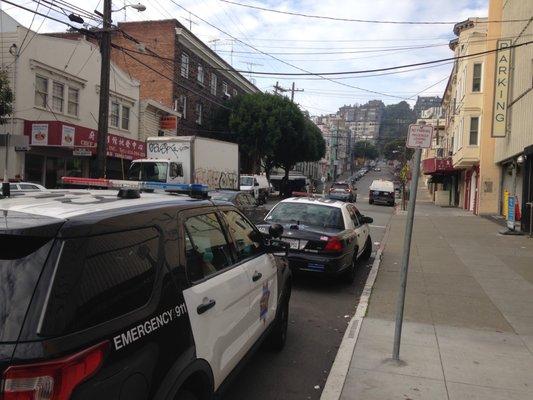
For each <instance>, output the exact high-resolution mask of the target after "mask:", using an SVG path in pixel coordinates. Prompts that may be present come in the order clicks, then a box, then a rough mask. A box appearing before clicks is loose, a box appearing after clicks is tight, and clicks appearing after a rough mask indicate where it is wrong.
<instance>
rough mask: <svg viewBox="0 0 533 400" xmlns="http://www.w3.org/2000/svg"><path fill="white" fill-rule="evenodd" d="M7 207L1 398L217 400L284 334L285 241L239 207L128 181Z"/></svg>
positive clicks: (28, 198) (0, 288)
mask: <svg viewBox="0 0 533 400" xmlns="http://www.w3.org/2000/svg"><path fill="white" fill-rule="evenodd" d="M0 208H2V210H3V221H2V228H1V231H0V240H1V243H2V246H1V248H0V272H1V274H2V277H4V278H5V279H4V278H2V279H0V304H1V309H2V311H1V312H0V382H1V384H0V398H1V399H6V400H7V399H65V400H67V399H68V400H81V399H100V400H108V399H109V400H118V399H136V400H148V399H150V400H178V399H180V400H185V399H187V400H193V399H196V400H203V399H212V398H213V396H214V395H215V393H216V392H217V391H218V390H219V388H221V386H222V384H223V382H224V381H225V380H226V378H227V377H228V376H229V375H230V374H231V372H232V371H233V370H235V368H236V367H238V365H239V364H240V363H241V362H242V361H243V360H245V359H246V358H248V357H247V355H248V354H249V353H251V352H253V350H254V349H255V348H257V347H258V345H259V344H261V343H262V342H263V341H264V340H268V343H269V344H270V345H271V346H272V347H273V348H276V349H281V348H282V347H283V345H284V343H285V339H286V335H287V326H288V312H289V298H290V293H291V274H290V269H289V268H288V267H287V263H286V261H285V262H283V258H279V257H277V256H276V255H275V254H278V253H279V252H280V251H281V255H283V252H284V251H285V252H286V248H287V246H286V244H284V243H281V242H279V241H278V242H276V241H275V240H271V239H266V238H265V237H264V235H262V234H261V233H260V232H259V231H258V230H257V228H256V227H255V226H254V225H253V224H251V223H250V222H248V219H246V218H245V217H244V216H243V215H242V214H241V212H240V211H239V210H238V209H237V208H235V207H234V206H232V205H228V204H221V203H219V202H212V201H210V200H207V199H206V200H200V199H193V198H190V197H188V196H182V195H170V194H157V193H139V192H138V191H136V190H133V189H123V190H121V191H120V192H119V196H117V192H116V191H111V190H106V191H94V190H93V191H79V193H73V192H72V191H69V192H62V193H61V192H57V193H38V194H31V195H30V194H26V195H25V196H16V197H13V198H10V199H4V200H2V202H1V204H0ZM281 230H282V228H281V227H278V226H276V227H273V229H272V232H271V233H272V235H273V236H275V235H278V234H280V233H281ZM272 235H271V236H272Z"/></svg>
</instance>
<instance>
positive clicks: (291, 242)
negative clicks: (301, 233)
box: [283, 239, 300, 250]
mask: <svg viewBox="0 0 533 400" xmlns="http://www.w3.org/2000/svg"><path fill="white" fill-rule="evenodd" d="M283 241H284V242H286V243H288V244H289V246H290V248H291V249H293V250H298V249H299V248H300V241H299V240H297V239H283Z"/></svg>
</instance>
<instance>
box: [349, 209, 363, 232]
mask: <svg viewBox="0 0 533 400" xmlns="http://www.w3.org/2000/svg"><path fill="white" fill-rule="evenodd" d="M348 213H349V214H350V218H351V220H352V221H353V224H354V226H355V227H358V226H359V225H361V224H360V221H359V219H358V218H357V214H356V212H355V207H353V206H351V205H348Z"/></svg>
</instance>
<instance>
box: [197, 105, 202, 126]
mask: <svg viewBox="0 0 533 400" xmlns="http://www.w3.org/2000/svg"><path fill="white" fill-rule="evenodd" d="M196 123H197V124H198V125H202V104H201V103H196Z"/></svg>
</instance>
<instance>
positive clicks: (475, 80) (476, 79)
mask: <svg viewBox="0 0 533 400" xmlns="http://www.w3.org/2000/svg"><path fill="white" fill-rule="evenodd" d="M481 65H482V64H479V63H477V64H474V71H473V76H472V92H480V91H481Z"/></svg>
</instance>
